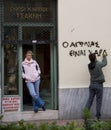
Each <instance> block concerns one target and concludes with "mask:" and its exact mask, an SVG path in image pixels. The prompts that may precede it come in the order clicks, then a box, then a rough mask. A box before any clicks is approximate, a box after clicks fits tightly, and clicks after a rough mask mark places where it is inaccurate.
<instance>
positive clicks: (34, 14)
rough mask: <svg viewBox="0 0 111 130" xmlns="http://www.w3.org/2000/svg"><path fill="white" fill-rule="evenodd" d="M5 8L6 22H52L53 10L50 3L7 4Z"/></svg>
mask: <svg viewBox="0 0 111 130" xmlns="http://www.w3.org/2000/svg"><path fill="white" fill-rule="evenodd" d="M4 6H5V8H4V21H5V22H51V16H52V15H51V14H52V12H53V11H52V10H51V9H52V8H51V5H50V2H48V1H45V2H37V1H35V2H29V3H24V2H10V1H9V2H8V1H7V2H6V3H5V5H4Z"/></svg>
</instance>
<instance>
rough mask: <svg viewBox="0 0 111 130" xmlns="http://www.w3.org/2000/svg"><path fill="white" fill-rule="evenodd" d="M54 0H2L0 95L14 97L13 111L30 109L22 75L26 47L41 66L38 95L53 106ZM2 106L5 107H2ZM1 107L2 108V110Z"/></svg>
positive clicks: (55, 76)
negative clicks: (0, 72) (0, 90)
mask: <svg viewBox="0 0 111 130" xmlns="http://www.w3.org/2000/svg"><path fill="white" fill-rule="evenodd" d="M56 4H57V1H56V0H45V1H44V0H38V1H36V0H28V1H27V0H8V1H7V0H4V1H3V23H2V30H3V34H2V70H3V72H2V86H3V89H2V90H3V93H2V97H6V98H5V99H8V100H9V99H10V100H13V97H14V98H15V99H16V102H17V103H16V104H15V106H13V104H11V105H10V106H11V107H10V108H7V109H8V111H12V107H13V109H14V110H15V109H16V107H17V109H16V111H23V110H32V98H31V97H30V95H29V93H28V90H27V87H26V84H25V82H24V81H23V79H22V76H21V75H22V73H21V63H22V61H23V60H24V58H25V53H26V51H27V50H31V51H33V54H34V56H33V58H34V59H35V60H36V61H37V62H38V64H39V66H40V69H41V84H40V95H41V97H42V98H43V100H44V101H45V102H46V107H47V108H49V109H57V44H56V43H55V41H56V39H57V35H56V32H57V31H56V30H57V27H56V19H57V16H56V9H57V7H56ZM4 109H5V108H4ZM3 111H4V110H3Z"/></svg>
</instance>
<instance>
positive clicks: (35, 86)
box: [26, 79, 44, 110]
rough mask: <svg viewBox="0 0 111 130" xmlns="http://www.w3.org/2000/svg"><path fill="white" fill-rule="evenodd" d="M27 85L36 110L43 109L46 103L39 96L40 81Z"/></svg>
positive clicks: (27, 83)
mask: <svg viewBox="0 0 111 130" xmlns="http://www.w3.org/2000/svg"><path fill="white" fill-rule="evenodd" d="M26 85H27V88H28V90H29V93H30V95H31V96H32V99H33V107H34V110H38V108H39V107H43V106H44V101H43V100H42V99H41V98H40V96H39V85H40V79H39V80H37V81H36V82H26Z"/></svg>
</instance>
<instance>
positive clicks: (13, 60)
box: [4, 44, 18, 95]
mask: <svg viewBox="0 0 111 130" xmlns="http://www.w3.org/2000/svg"><path fill="white" fill-rule="evenodd" d="M4 50H5V55H4V56H5V57H4V88H5V89H4V93H5V94H6V95H7V94H17V92H18V87H17V46H16V45H14V44H12V45H9V44H7V45H5V46H4Z"/></svg>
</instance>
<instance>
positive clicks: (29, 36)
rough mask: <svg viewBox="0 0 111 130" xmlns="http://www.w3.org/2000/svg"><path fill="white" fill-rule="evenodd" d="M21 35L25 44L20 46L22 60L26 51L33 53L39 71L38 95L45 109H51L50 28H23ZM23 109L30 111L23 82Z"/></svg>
mask: <svg viewBox="0 0 111 130" xmlns="http://www.w3.org/2000/svg"><path fill="white" fill-rule="evenodd" d="M22 33H23V41H24V42H25V44H24V45H23V46H22V51H23V52H22V54H23V59H24V58H25V54H26V51H28V50H31V51H32V52H33V54H34V55H33V58H34V59H35V60H36V61H37V62H38V64H39V66H40V69H41V84H40V95H41V97H42V98H43V99H44V101H45V103H46V107H47V108H51V67H50V63H51V61H50V59H51V57H50V51H51V50H50V49H51V48H50V42H51V40H50V37H51V28H48V27H45V28H44V27H23V31H22ZM36 39H37V40H36ZM30 42H31V43H30ZM33 42H34V43H33ZM36 42H39V44H36ZM23 109H24V110H27V109H32V98H31V97H30V95H29V92H28V90H27V87H26V84H25V82H24V80H23Z"/></svg>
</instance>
